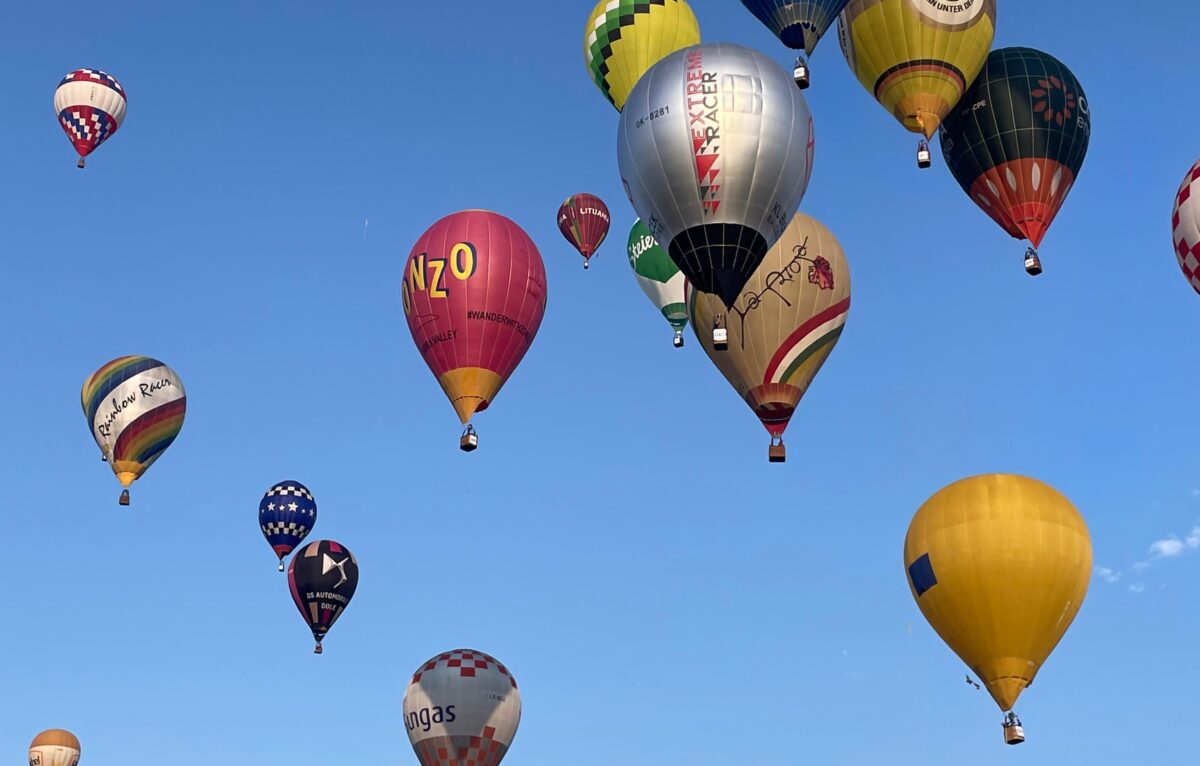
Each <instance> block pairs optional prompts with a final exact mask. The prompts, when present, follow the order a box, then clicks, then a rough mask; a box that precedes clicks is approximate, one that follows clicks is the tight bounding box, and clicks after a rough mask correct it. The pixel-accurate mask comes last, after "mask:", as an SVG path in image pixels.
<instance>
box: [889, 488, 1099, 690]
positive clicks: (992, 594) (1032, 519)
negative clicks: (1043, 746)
mask: <svg viewBox="0 0 1200 766" xmlns="http://www.w3.org/2000/svg"><path fill="white" fill-rule="evenodd" d="M925 555H928V556H929V565H930V567H931V569H932V571H933V573H934V575H935V576H936V584H934V585H933V586H931V587H930V588H929V589H928V590H926V591H925V592H924V593H923V594H922V595H920V596H917V595H916V590H915V589H914V588H913V583H912V581H911V579H909V588H910V590H911V591H912V593H913V598H914V599H915V600H916V602H917V605H918V607H919V608H920V609H921V613H922V614H924V615H925V619H926V620H928V621H929V624H930V625H931V626H932V627H933V629H934V630H935V631H937V633H938V635H939V636H941V637H942V640H943V641H945V642H946V644H947V645H949V646H950V648H951V649H952V650H953V651H954V652H955V654H957V655H958V656H959V657H960V658H961V659H962V660H963V662H965V663H966V664H967V666H968V667H970V668H971V669H972V671H974V673H975V674H976V675H977V676H978V677H979V678H980V679H981V680H982V681H983V682H984V683H985V685H986V686H987V689H988V692H989V693H990V694H991V695H992V698H993V699H994V700H995V701H996V704H997V705H998V706H999V707H1000V709H1001V710H1003V711H1007V710H1010V709H1011V708H1012V707H1013V705H1014V704H1015V703H1016V700H1017V697H1018V696H1019V695H1020V693H1021V691H1022V690H1023V689H1024V688H1025V687H1027V686H1028V685H1029V684H1031V683H1032V682H1033V679H1034V677H1035V676H1036V675H1037V673H1038V671H1039V670H1040V669H1041V667H1042V665H1043V664H1044V663H1045V661H1046V658H1047V657H1048V656H1049V655H1050V652H1051V651H1053V649H1054V647H1055V646H1057V645H1058V643H1059V641H1060V640H1061V639H1062V637H1063V634H1064V633H1065V632H1066V630H1067V628H1068V627H1069V626H1070V624H1071V621H1072V620H1073V619H1074V618H1075V615H1076V613H1077V612H1078V611H1079V607H1080V605H1082V603H1083V599H1084V597H1085V596H1086V595H1087V589H1088V582H1089V579H1090V578H1091V573H1092V547H1091V539H1090V537H1089V535H1088V531H1087V526H1086V525H1085V524H1084V521H1083V517H1082V516H1080V515H1079V512H1078V511H1077V510H1076V509H1075V507H1074V506H1073V505H1072V504H1071V502H1070V501H1069V500H1067V498H1066V497H1064V496H1063V495H1062V494H1060V493H1059V492H1058V491H1057V490H1055V489H1054V488H1052V487H1050V486H1049V485H1047V484H1045V483H1043V482H1040V481H1038V480H1036V479H1030V478H1027V477H1024V476H1014V475H1010V474H988V475H983V476H975V477H971V478H968V479H963V480H961V481H958V482H955V483H953V484H951V485H949V486H947V487H945V488H943V489H941V490H939V491H938V492H937V493H936V494H934V495H933V497H931V498H929V500H927V501H926V502H925V503H924V504H923V505H922V506H921V508H920V509H919V510H918V511H917V513H916V515H914V516H913V520H912V523H911V524H910V525H909V529H908V534H907V536H906V538H905V541H904V561H903V563H904V566H905V570H906V575H905V576H906V578H907V577H908V574H907V570H908V568H909V567H910V566H911V565H912V564H913V563H914V562H915V561H917V560H918V559H919V558H921V557H922V556H925Z"/></svg>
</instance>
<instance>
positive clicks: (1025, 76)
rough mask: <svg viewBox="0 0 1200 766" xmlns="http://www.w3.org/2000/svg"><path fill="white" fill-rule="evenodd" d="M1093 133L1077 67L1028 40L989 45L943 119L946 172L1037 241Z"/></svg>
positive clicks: (1006, 223) (1005, 223)
mask: <svg viewBox="0 0 1200 766" xmlns="http://www.w3.org/2000/svg"><path fill="white" fill-rule="evenodd" d="M1091 135H1092V117H1091V112H1090V111H1089V109H1088V101H1087V96H1086V95H1085V94H1084V92H1083V86H1082V85H1080V83H1079V80H1078V79H1077V78H1076V77H1075V75H1074V73H1072V72H1071V70H1070V69H1068V68H1067V66H1066V64H1063V63H1062V62H1061V61H1059V60H1058V59H1056V58H1054V57H1053V56H1051V55H1050V54H1048V53H1043V52H1042V51H1039V50H1034V49H1033V48H1000V49H998V50H994V51H992V52H991V53H990V54H989V55H988V58H987V63H986V64H985V65H984V67H983V71H982V72H980V73H979V77H978V78H976V80H975V82H974V83H973V84H972V85H971V87H970V88H969V89H968V90H967V92H966V94H965V95H963V97H962V100H961V101H959V102H958V106H957V107H956V108H955V109H954V111H952V112H951V113H950V114H949V115H948V116H947V117H946V119H945V121H944V122H943V123H942V127H941V142H942V154H943V155H945V157H946V164H947V165H948V166H949V167H950V172H951V173H953V174H954V178H955V179H956V180H957V181H958V183H959V186H961V187H962V188H963V191H965V192H966V193H967V194H968V195H969V196H970V197H971V199H972V201H974V202H975V204H976V205H978V206H979V208H980V209H982V210H983V211H984V212H985V213H987V214H988V215H989V216H990V217H991V218H992V220H994V221H995V222H996V223H998V224H999V225H1000V226H1001V227H1002V228H1003V229H1004V230H1005V231H1007V232H1008V233H1009V234H1011V235H1012V236H1013V237H1015V238H1016V239H1028V240H1029V241H1030V242H1031V243H1032V244H1033V246H1034V247H1037V246H1039V245H1040V244H1041V242H1042V237H1043V236H1044V235H1045V233H1046V229H1047V228H1049V226H1050V223H1051V222H1052V221H1053V220H1054V217H1055V216H1056V215H1057V214H1058V211H1059V209H1060V208H1061V207H1062V204H1063V202H1064V201H1065V200H1066V198H1067V194H1068V193H1069V192H1070V191H1071V187H1072V186H1074V184H1075V180H1076V178H1077V177H1078V175H1079V169H1080V168H1081V167H1082V166H1083V159H1084V156H1085V155H1086V154H1087V148H1088V140H1089V139H1090V138H1091Z"/></svg>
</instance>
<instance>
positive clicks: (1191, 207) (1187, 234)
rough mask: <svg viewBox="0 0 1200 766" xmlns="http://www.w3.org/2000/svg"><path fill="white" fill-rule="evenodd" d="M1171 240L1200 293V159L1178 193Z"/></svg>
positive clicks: (1176, 256) (1180, 262)
mask: <svg viewBox="0 0 1200 766" xmlns="http://www.w3.org/2000/svg"><path fill="white" fill-rule="evenodd" d="M1171 241H1172V242H1173V243H1174V245H1175V258H1176V260H1177V261H1179V268H1180V269H1181V270H1182V271H1183V276H1184V278H1185V279H1187V281H1188V284H1190V285H1191V286H1192V289H1193V290H1195V291H1196V292H1197V293H1200V160H1197V161H1196V163H1195V164H1194V165H1192V167H1191V170H1189V171H1188V172H1187V175H1185V176H1184V177H1183V182H1182V183H1181V184H1180V185H1179V191H1177V192H1176V193H1175V205H1174V208H1173V209H1172V211H1171Z"/></svg>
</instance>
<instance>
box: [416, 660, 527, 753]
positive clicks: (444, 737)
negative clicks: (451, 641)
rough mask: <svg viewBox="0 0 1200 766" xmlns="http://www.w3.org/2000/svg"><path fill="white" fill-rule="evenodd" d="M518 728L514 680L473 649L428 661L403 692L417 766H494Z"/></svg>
mask: <svg viewBox="0 0 1200 766" xmlns="http://www.w3.org/2000/svg"><path fill="white" fill-rule="evenodd" d="M520 723H521V694H520V693H519V692H518V691H517V682H516V679H514V678H513V677H512V674H511V673H509V672H508V668H506V667H504V665H502V664H501V663H500V662H499V661H497V660H496V658H495V657H492V656H491V655H490V654H484V653H483V652H479V651H475V650H474V649H455V650H454V651H451V652H443V653H442V654H438V655H436V656H434V657H431V658H430V659H429V661H428V662H425V663H422V665H421V666H420V667H419V668H417V672H416V673H414V674H413V677H412V680H411V681H410V682H409V684H408V689H407V690H406V691H405V692H404V725H405V728H407V729H408V739H409V741H410V742H412V746H413V751H415V752H416V754H417V760H418V761H420V762H421V766H446V765H447V764H452V763H457V764H475V766H499V763H500V761H501V760H502V759H503V758H504V755H505V753H507V752H508V748H509V747H511V746H512V741H513V736H515V735H516V733H517V726H518V725H519V724H520Z"/></svg>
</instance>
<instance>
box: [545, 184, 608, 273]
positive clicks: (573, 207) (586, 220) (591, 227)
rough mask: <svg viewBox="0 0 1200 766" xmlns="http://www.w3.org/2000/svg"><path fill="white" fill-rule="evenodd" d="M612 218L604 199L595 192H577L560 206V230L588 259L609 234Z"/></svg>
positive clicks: (584, 257)
mask: <svg viewBox="0 0 1200 766" xmlns="http://www.w3.org/2000/svg"><path fill="white" fill-rule="evenodd" d="M610 218H611V216H610V215H609V212H608V206H607V205H605V204H604V200H602V199H600V198H599V197H597V196H596V195H594V194H575V195H572V196H570V197H567V199H566V201H565V202H563V203H562V205H561V206H560V207H559V208H558V230H559V231H561V232H562V235H563V236H564V237H566V239H567V241H568V242H570V243H571V244H572V245H574V246H575V249H576V250H578V251H579V254H580V255H582V256H583V259H584V260H585V261H586V260H589V259H590V258H591V257H592V256H593V255H594V254H595V252H596V250H598V249H599V248H600V245H601V244H603V242H604V238H605V237H607V236H608V226H609V220H610Z"/></svg>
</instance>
